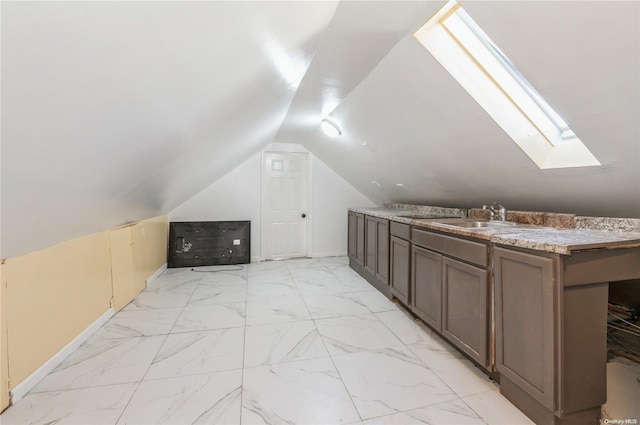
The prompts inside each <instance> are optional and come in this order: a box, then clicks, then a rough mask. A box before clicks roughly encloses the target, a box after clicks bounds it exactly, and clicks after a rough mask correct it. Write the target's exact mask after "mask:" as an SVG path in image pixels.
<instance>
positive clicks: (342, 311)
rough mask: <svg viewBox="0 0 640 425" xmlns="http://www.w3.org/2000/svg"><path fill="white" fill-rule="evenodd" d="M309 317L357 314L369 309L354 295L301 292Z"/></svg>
mask: <svg viewBox="0 0 640 425" xmlns="http://www.w3.org/2000/svg"><path fill="white" fill-rule="evenodd" d="M302 298H303V299H304V302H305V304H306V305H307V308H308V309H309V313H310V314H311V317H312V318H314V319H326V318H329V317H340V316H357V315H359V314H369V313H371V310H369V308H368V307H367V306H366V304H365V303H364V302H362V300H361V299H360V298H358V297H357V296H356V295H354V294H352V293H349V292H346V293H336V294H309V293H305V294H302Z"/></svg>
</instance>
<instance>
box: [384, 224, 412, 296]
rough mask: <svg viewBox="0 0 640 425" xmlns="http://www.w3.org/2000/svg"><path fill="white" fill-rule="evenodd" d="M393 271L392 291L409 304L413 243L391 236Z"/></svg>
mask: <svg viewBox="0 0 640 425" xmlns="http://www.w3.org/2000/svg"><path fill="white" fill-rule="evenodd" d="M390 250H391V271H390V273H389V284H390V285H391V293H392V294H393V295H394V296H395V297H396V298H398V299H399V300H400V302H402V303H403V304H404V305H406V306H408V305H410V304H409V301H410V292H409V285H410V283H411V282H410V280H409V276H410V273H409V270H410V268H411V244H410V243H409V241H405V240H404V239H400V238H399V237H397V236H391V249H390Z"/></svg>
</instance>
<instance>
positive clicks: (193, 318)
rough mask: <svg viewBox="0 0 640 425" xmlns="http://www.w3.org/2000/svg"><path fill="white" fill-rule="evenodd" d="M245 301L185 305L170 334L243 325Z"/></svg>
mask: <svg viewBox="0 0 640 425" xmlns="http://www.w3.org/2000/svg"><path fill="white" fill-rule="evenodd" d="M245 311H246V301H242V302H235V303H232V302H226V303H222V304H189V305H187V306H186V307H185V308H184V310H183V311H182V313H180V316H179V317H178V320H177V321H176V323H175V325H174V326H173V328H172V329H171V333H180V332H192V331H206V330H211V329H225V328H235V327H238V326H244V325H245Z"/></svg>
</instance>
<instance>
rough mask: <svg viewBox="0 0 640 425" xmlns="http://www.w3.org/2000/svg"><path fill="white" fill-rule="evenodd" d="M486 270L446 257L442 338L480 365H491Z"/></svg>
mask: <svg viewBox="0 0 640 425" xmlns="http://www.w3.org/2000/svg"><path fill="white" fill-rule="evenodd" d="M487 276H488V273H487V271H486V270H485V269H481V268H479V267H475V266H472V265H470V264H466V263H463V262H460V261H456V260H453V259H451V258H448V257H444V259H443V261H442V334H443V335H444V336H445V337H446V338H447V339H449V341H451V342H452V343H453V344H454V345H456V346H457V347H458V348H459V349H461V350H462V351H464V352H465V353H467V354H468V355H470V356H471V357H472V358H473V359H474V360H475V361H477V362H478V363H480V364H481V365H484V366H487V365H488V356H487V352H488V340H489V336H488V333H489V321H488V308H489V303H488V298H489V282H488V279H487Z"/></svg>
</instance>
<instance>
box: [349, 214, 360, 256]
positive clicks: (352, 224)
mask: <svg viewBox="0 0 640 425" xmlns="http://www.w3.org/2000/svg"><path fill="white" fill-rule="evenodd" d="M347 220H348V221H347V232H348V233H347V254H348V255H349V258H350V259H352V260H355V258H356V249H357V238H358V235H357V229H358V224H357V218H356V213H354V212H351V211H349V213H348V215H347Z"/></svg>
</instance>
